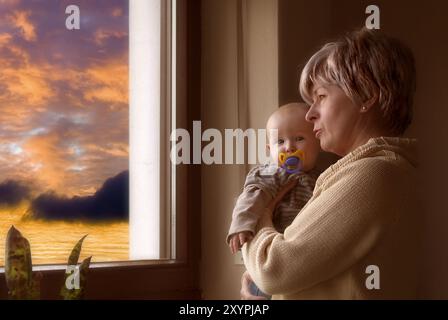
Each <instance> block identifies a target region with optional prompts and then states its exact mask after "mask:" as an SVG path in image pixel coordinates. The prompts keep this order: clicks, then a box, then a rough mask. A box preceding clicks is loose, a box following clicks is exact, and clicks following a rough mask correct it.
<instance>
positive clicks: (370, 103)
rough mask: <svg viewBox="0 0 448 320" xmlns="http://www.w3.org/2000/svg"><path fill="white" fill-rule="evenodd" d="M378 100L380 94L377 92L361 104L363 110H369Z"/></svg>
mask: <svg viewBox="0 0 448 320" xmlns="http://www.w3.org/2000/svg"><path fill="white" fill-rule="evenodd" d="M377 101H378V95H377V94H376V93H375V94H374V95H373V96H372V97H371V98H369V99H367V100H366V101H364V103H363V104H362V106H361V112H367V111H369V110H370V109H371V108H372V107H373V106H374V105H375V104H376V103H377Z"/></svg>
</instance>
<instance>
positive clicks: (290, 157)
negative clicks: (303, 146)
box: [278, 149, 305, 174]
mask: <svg viewBox="0 0 448 320" xmlns="http://www.w3.org/2000/svg"><path fill="white" fill-rule="evenodd" d="M304 159H305V154H304V152H303V151H302V150H299V149H298V150H296V151H295V152H292V153H287V152H280V154H279V155H278V160H279V162H280V166H281V167H282V168H283V169H285V171H286V172H287V173H289V174H293V173H299V172H300V170H301V169H302V163H303V160H304Z"/></svg>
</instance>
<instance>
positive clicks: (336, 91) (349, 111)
mask: <svg viewBox="0 0 448 320" xmlns="http://www.w3.org/2000/svg"><path fill="white" fill-rule="evenodd" d="M360 119H361V108H360V107H359V106H358V105H356V104H354V103H353V102H352V100H351V99H350V98H349V97H348V96H347V95H346V94H345V93H344V91H343V90H342V89H341V88H339V87H338V86H336V85H320V84H316V85H315V86H314V87H313V104H312V105H311V107H310V109H309V111H308V113H307V114H306V120H307V121H310V122H312V123H313V124H314V133H315V135H316V138H318V139H319V140H320V146H321V148H322V150H324V151H327V152H333V153H335V154H337V155H339V156H344V155H346V154H347V153H349V152H350V151H352V150H353V149H354V148H355V147H356V146H357V142H358V138H359V133H361V132H362V129H361V131H360Z"/></svg>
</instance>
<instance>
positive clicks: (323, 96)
mask: <svg viewBox="0 0 448 320" xmlns="http://www.w3.org/2000/svg"><path fill="white" fill-rule="evenodd" d="M317 97H318V98H319V100H322V99H323V98H325V97H326V95H325V94H319V95H318V96H317Z"/></svg>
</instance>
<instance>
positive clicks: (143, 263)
mask: <svg viewBox="0 0 448 320" xmlns="http://www.w3.org/2000/svg"><path fill="white" fill-rule="evenodd" d="M185 264H186V262H184V261H179V260H170V259H161V260H138V261H137V260H136V261H113V262H95V263H91V264H90V266H89V269H104V268H117V269H131V268H139V267H144V268H166V267H178V266H183V265H185ZM66 268H67V265H65V264H46V265H35V266H33V271H40V272H46V271H64V270H66ZM3 273H5V268H4V267H0V274H3Z"/></svg>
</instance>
